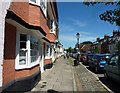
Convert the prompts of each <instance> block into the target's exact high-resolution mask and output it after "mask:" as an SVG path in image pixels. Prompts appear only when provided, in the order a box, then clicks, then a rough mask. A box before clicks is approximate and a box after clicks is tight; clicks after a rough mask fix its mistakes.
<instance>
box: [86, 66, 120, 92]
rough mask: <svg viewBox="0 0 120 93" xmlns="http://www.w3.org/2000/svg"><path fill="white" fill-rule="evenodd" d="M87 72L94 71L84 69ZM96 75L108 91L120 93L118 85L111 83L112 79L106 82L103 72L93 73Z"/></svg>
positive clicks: (119, 85)
mask: <svg viewBox="0 0 120 93" xmlns="http://www.w3.org/2000/svg"><path fill="white" fill-rule="evenodd" d="M86 68H87V69H88V70H90V71H91V72H93V73H95V71H94V70H93V69H91V68H89V67H86ZM95 74H97V75H98V78H99V80H100V81H101V82H102V83H103V84H104V85H105V86H107V87H108V88H109V89H110V90H112V91H113V92H114V93H120V84H117V83H116V82H115V81H113V80H112V79H109V80H106V79H105V78H104V75H103V74H104V72H99V73H95ZM100 75H102V77H101V76H100Z"/></svg>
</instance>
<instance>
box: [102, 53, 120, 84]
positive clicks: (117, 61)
mask: <svg viewBox="0 0 120 93" xmlns="http://www.w3.org/2000/svg"><path fill="white" fill-rule="evenodd" d="M104 77H105V78H106V79H108V78H111V79H113V80H115V81H117V82H118V83H119V84H120V51H119V52H117V53H116V54H114V55H112V56H111V58H110V59H109V60H108V61H107V63H106V65H105V67H104Z"/></svg>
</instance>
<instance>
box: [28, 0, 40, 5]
mask: <svg viewBox="0 0 120 93" xmlns="http://www.w3.org/2000/svg"><path fill="white" fill-rule="evenodd" d="M39 2H40V0H36V3H35V2H33V1H32V0H29V3H31V4H33V5H38V6H40V4H39Z"/></svg>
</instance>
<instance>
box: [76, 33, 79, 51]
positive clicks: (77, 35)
mask: <svg viewBox="0 0 120 93" xmlns="http://www.w3.org/2000/svg"><path fill="white" fill-rule="evenodd" d="M76 38H77V45H78V46H77V48H78V52H79V50H80V49H79V38H80V34H79V33H77V34H76Z"/></svg>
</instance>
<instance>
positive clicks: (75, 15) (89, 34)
mask: <svg viewBox="0 0 120 93" xmlns="http://www.w3.org/2000/svg"><path fill="white" fill-rule="evenodd" d="M57 6H58V15H59V40H60V42H61V43H62V44H63V46H64V48H68V47H70V46H71V47H72V48H74V47H75V44H76V42H77V41H76V33H77V32H78V33H80V43H81V42H83V41H92V42H93V41H95V40H96V38H97V37H100V38H103V37H104V35H105V34H106V35H110V36H111V35H112V32H113V30H118V27H117V26H115V25H112V24H110V23H108V22H104V21H102V20H100V18H99V14H101V13H103V12H105V11H106V10H110V9H114V8H115V7H116V6H112V5H111V6H105V5H104V4H97V5H95V6H90V7H88V6H86V5H82V3H80V2H57Z"/></svg>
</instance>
